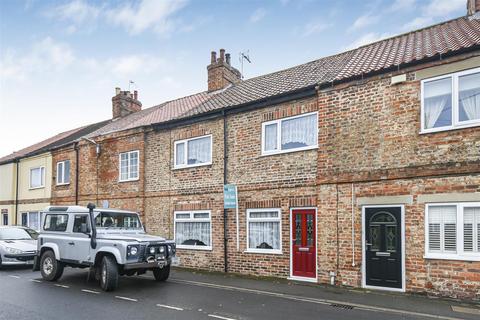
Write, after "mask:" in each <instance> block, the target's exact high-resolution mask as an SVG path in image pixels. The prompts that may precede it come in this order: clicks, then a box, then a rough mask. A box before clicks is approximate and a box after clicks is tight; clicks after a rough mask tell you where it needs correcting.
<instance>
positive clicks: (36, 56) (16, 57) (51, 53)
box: [0, 37, 75, 80]
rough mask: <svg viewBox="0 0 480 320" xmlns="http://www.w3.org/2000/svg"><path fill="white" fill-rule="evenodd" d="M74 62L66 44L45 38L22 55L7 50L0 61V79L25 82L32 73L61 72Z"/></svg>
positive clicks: (73, 57)
mask: <svg viewBox="0 0 480 320" xmlns="http://www.w3.org/2000/svg"><path fill="white" fill-rule="evenodd" d="M74 60H75V56H74V54H73V51H72V50H71V49H70V47H69V46H68V45H67V44H64V43H60V42H57V41H55V40H53V39H52V38H50V37H46V38H44V39H42V40H40V41H38V42H36V43H34V44H33V46H32V48H31V49H29V50H28V51H26V53H25V54H24V55H22V54H20V53H18V52H16V51H15V50H13V49H7V50H6V53H5V54H4V56H3V57H2V58H1V59H0V78H2V80H25V79H27V78H28V76H29V75H30V74H32V73H38V72H43V71H48V72H52V71H60V70H63V69H64V68H66V67H68V66H69V65H71V64H72V63H73V62H74Z"/></svg>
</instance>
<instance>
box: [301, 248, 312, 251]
mask: <svg viewBox="0 0 480 320" xmlns="http://www.w3.org/2000/svg"><path fill="white" fill-rule="evenodd" d="M298 251H303V252H305V251H310V248H298Z"/></svg>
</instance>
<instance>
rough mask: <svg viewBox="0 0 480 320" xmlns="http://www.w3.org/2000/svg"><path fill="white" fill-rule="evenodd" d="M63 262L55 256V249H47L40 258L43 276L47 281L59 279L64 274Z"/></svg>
mask: <svg viewBox="0 0 480 320" xmlns="http://www.w3.org/2000/svg"><path fill="white" fill-rule="evenodd" d="M63 269H64V266H63V263H61V262H60V261H58V260H57V259H56V258H55V254H54V253H53V251H45V252H44V253H43V254H42V258H41V260H40V272H41V273H42V278H43V279H45V280H47V281H57V280H58V279H60V277H61V276H62V274H63Z"/></svg>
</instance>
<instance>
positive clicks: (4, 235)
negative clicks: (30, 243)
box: [0, 228, 37, 240]
mask: <svg viewBox="0 0 480 320" xmlns="http://www.w3.org/2000/svg"><path fill="white" fill-rule="evenodd" d="M28 231H33V230H26V229H23V228H5V229H0V240H32V239H36V238H37V237H36V236H35V237H34V236H33V233H32V234H30V232H28ZM33 232H34V233H35V234H37V233H36V232H35V231H33Z"/></svg>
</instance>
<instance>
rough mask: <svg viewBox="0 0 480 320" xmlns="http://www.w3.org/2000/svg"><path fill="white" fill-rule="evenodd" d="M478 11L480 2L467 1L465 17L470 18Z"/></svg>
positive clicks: (478, 0)
mask: <svg viewBox="0 0 480 320" xmlns="http://www.w3.org/2000/svg"><path fill="white" fill-rule="evenodd" d="M479 11H480V0H467V15H469V16H471V15H474V14H475V13H477V12H479Z"/></svg>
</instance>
